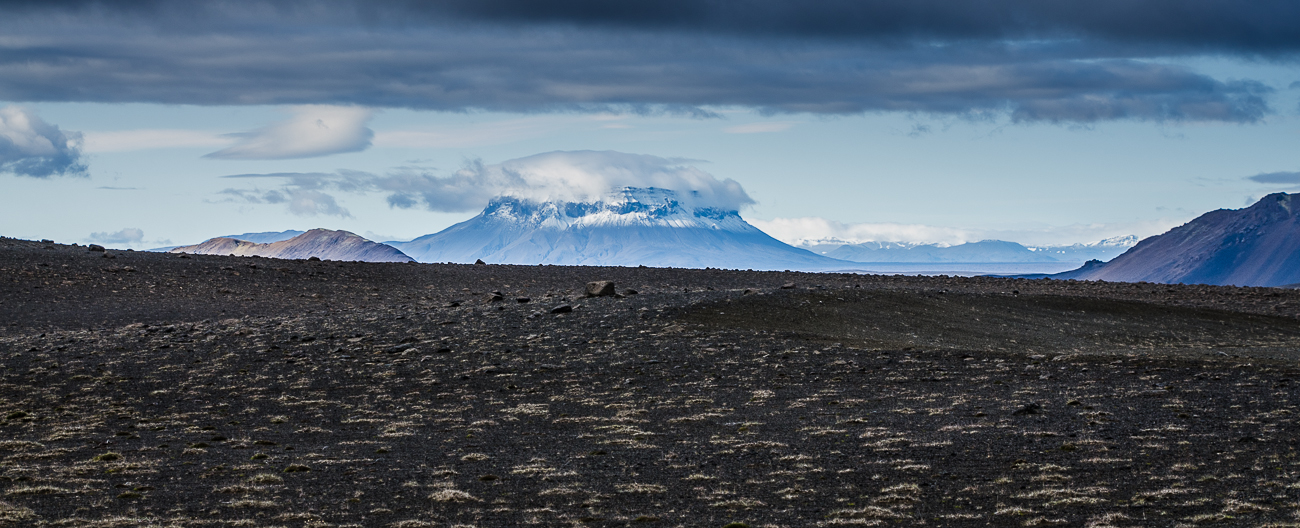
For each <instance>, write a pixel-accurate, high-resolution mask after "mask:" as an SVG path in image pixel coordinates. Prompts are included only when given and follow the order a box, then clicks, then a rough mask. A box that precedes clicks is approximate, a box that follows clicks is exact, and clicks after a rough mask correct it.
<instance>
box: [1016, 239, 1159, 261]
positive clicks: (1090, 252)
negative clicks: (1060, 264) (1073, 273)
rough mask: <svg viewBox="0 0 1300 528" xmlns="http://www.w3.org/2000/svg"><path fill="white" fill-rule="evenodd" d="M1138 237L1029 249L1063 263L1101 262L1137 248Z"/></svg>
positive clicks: (1032, 247)
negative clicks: (1134, 247)
mask: <svg viewBox="0 0 1300 528" xmlns="http://www.w3.org/2000/svg"><path fill="white" fill-rule="evenodd" d="M1137 243H1138V237H1137V236H1136V235H1125V236H1117V237H1111V238H1107V239H1105V240H1101V241H1099V242H1093V243H1091V244H1071V245H1068V246H1031V247H1030V248H1029V249H1030V250H1032V251H1035V252H1040V253H1042V254H1045V255H1050V256H1052V257H1053V258H1055V259H1056V260H1061V261H1076V262H1077V261H1089V260H1100V261H1103V262H1104V261H1107V260H1110V259H1113V258H1115V257H1118V256H1119V255H1120V254H1122V253H1124V252H1125V251H1128V250H1129V248H1131V247H1133V246H1136V245H1137Z"/></svg>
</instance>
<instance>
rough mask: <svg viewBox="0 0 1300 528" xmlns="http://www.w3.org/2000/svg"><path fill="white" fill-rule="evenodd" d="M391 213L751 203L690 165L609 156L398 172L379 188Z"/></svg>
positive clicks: (555, 155)
mask: <svg viewBox="0 0 1300 528" xmlns="http://www.w3.org/2000/svg"><path fill="white" fill-rule="evenodd" d="M376 184H377V186H378V187H379V188H380V189H383V190H386V191H389V192H390V193H392V194H390V195H389V198H388V201H389V203H390V204H392V205H393V206H395V207H414V206H417V205H419V206H424V207H426V208H428V209H431V210H435V211H472V210H476V209H479V208H482V207H483V206H484V205H486V204H487V202H488V200H490V199H492V198H493V197H496V196H512V197H515V198H521V199H525V200H533V201H564V202H592V201H599V200H601V199H603V198H604V197H606V196H608V195H609V194H610V193H612V192H616V191H618V190H620V189H623V188H626V187H636V188H646V187H655V188H660V189H671V190H674V191H677V194H678V196H680V197H681V198H682V200H683V201H687V202H689V204H688V205H690V206H693V207H713V208H718V209H724V210H728V211H738V210H740V208H742V207H745V206H747V205H750V204H753V203H754V201H753V200H752V199H751V198H750V197H749V195H748V194H746V193H745V190H744V189H743V188H742V187H741V186H740V183H738V182H736V181H735V180H732V179H730V178H728V179H724V180H718V179H717V178H715V177H714V176H713V175H711V174H709V173H707V172H704V171H702V170H700V169H698V168H696V167H694V166H692V165H691V164H690V161H689V160H681V159H670V158H661V157H658V156H648V155H643V154H627V153H623V152H614V151H599V152H598V151H571V152H563V151H561V152H548V153H544V154H537V155H533V156H528V157H525V158H518V159H513V160H509V161H506V162H503V163H500V164H495V165H484V164H482V163H473V164H470V165H469V166H467V167H465V168H463V169H461V170H459V171H456V172H455V173H453V174H451V175H448V176H434V175H430V174H424V173H421V174H395V175H390V176H387V177H384V178H380V179H378V180H377V182H376Z"/></svg>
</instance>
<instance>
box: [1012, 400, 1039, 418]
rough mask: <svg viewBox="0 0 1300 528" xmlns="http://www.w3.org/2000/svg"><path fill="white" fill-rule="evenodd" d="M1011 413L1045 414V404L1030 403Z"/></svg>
mask: <svg viewBox="0 0 1300 528" xmlns="http://www.w3.org/2000/svg"><path fill="white" fill-rule="evenodd" d="M1011 414H1012V415H1014V416H1024V415H1026V414H1043V406H1042V405H1039V404H1037V403H1031V404H1029V405H1026V406H1024V407H1021V408H1020V409H1018V410H1016V412H1013V413H1011Z"/></svg>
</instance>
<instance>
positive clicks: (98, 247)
mask: <svg viewBox="0 0 1300 528" xmlns="http://www.w3.org/2000/svg"><path fill="white" fill-rule="evenodd" d="M86 250H87V251H103V250H104V246H101V245H99V244H91V245H89V246H86Z"/></svg>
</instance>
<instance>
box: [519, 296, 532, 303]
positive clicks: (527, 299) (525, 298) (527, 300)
mask: <svg viewBox="0 0 1300 528" xmlns="http://www.w3.org/2000/svg"><path fill="white" fill-rule="evenodd" d="M532 301H533V300H532V299H530V298H528V297H515V302H518V303H519V304H527V303H530V302H532Z"/></svg>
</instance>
